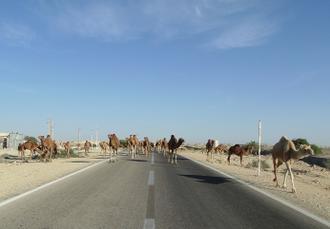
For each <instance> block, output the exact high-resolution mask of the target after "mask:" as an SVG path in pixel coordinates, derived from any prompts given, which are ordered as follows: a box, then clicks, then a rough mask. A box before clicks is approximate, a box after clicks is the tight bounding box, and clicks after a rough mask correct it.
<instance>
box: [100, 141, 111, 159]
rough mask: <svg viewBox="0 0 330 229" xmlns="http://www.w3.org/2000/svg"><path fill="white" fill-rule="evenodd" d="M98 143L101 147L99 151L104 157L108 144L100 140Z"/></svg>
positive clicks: (108, 148)
mask: <svg viewBox="0 0 330 229" xmlns="http://www.w3.org/2000/svg"><path fill="white" fill-rule="evenodd" d="M99 145H100V147H101V153H102V154H103V156H104V157H105V156H106V155H107V152H108V150H110V147H109V144H108V143H107V142H105V141H102V142H100V143H99Z"/></svg>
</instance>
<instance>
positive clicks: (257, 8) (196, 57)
mask: <svg viewBox="0 0 330 229" xmlns="http://www.w3.org/2000/svg"><path fill="white" fill-rule="evenodd" d="M1 6H2V7H1V8H0V59H1V61H0V85H1V86H0V90H1V93H2V95H3V100H2V108H1V112H0V132H11V131H14V132H16V131H18V132H20V133H23V134H25V135H32V136H39V135H46V134H47V121H48V119H50V118H51V119H52V120H53V121H54V124H55V137H56V138H57V139H72V140H75V139H77V129H78V128H80V129H81V139H90V138H91V136H92V135H95V131H96V130H97V131H98V132H99V139H106V135H107V134H108V133H116V134H117V135H118V136H119V137H120V138H125V137H127V136H128V135H129V134H132V133H134V134H137V135H138V136H139V137H140V138H142V137H144V136H150V137H151V138H153V139H158V138H163V137H167V138H169V136H170V135H171V134H175V135H176V136H177V137H183V138H185V139H186V141H187V142H190V143H204V142H206V140H207V139H209V138H213V139H218V140H219V141H220V142H224V143H245V142H248V141H251V140H255V141H256V140H257V131H258V129H257V124H258V120H259V119H260V120H262V122H263V142H264V143H267V144H274V143H275V142H277V141H278V140H279V138H280V137H281V136H283V135H285V136H288V137H289V138H298V137H302V138H306V139H308V140H309V142H311V143H314V144H318V145H321V146H329V145H330V138H329V131H330V122H329V117H330V106H329V105H330V92H329V85H330V78H329V73H330V46H329V40H330V27H329V26H328V24H329V21H330V14H329V11H328V10H329V9H330V2H329V1H327V2H326V1H324V2H318V3H317V4H315V3H313V2H310V1H299V3H298V2H294V1H282V0H280V1H267V2H264V1H261V0H253V1H248V2H246V1H242V0H235V1H208V0H206V1H197V0H193V1H187V0H180V1H165V0H156V1H150V0H139V1H137V2H136V1H115V0H114V1H103V0H97V1H85V0H82V1H80V2H79V3H78V2H76V1H64V0H49V1H43V0H27V1H2V3H1Z"/></svg>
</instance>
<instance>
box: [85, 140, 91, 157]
mask: <svg viewBox="0 0 330 229" xmlns="http://www.w3.org/2000/svg"><path fill="white" fill-rule="evenodd" d="M91 147H92V143H90V142H89V141H87V140H86V142H85V143H84V151H85V156H86V157H88V154H89V150H90V148H91Z"/></svg>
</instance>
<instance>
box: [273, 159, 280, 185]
mask: <svg viewBox="0 0 330 229" xmlns="http://www.w3.org/2000/svg"><path fill="white" fill-rule="evenodd" d="M273 166H274V176H275V178H274V179H273V181H274V182H276V187H278V186H279V184H278V179H277V168H278V165H277V163H276V158H274V157H273Z"/></svg>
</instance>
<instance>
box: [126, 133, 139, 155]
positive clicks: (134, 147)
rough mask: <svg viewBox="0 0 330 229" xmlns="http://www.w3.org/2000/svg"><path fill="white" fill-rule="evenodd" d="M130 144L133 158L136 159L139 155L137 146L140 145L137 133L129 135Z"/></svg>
mask: <svg viewBox="0 0 330 229" xmlns="http://www.w3.org/2000/svg"><path fill="white" fill-rule="evenodd" d="M128 145H129V147H130V152H131V156H132V159H134V158H135V157H136V155H137V148H138V145H139V140H138V138H137V136H136V135H135V134H133V135H130V136H129V139H128Z"/></svg>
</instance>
